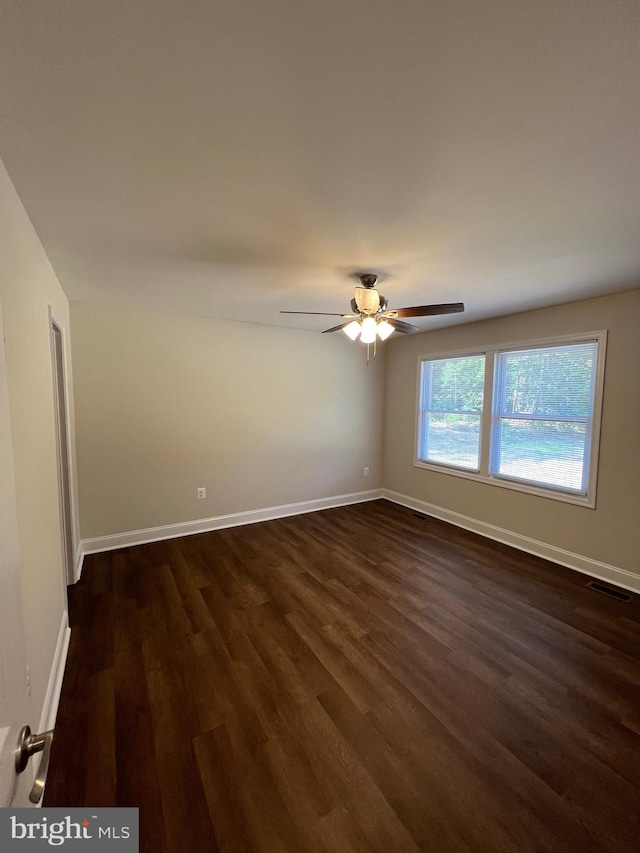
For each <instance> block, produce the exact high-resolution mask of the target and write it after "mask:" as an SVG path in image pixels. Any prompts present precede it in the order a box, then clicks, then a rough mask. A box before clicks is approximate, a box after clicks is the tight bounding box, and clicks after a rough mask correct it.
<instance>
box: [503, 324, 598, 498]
mask: <svg viewBox="0 0 640 853" xmlns="http://www.w3.org/2000/svg"><path fill="white" fill-rule="evenodd" d="M597 357H598V344H597V342H596V341H589V342H588V343H583V344H571V345H569V346H556V347H545V348H544V349H530V350H521V351H520V352H501V353H498V355H497V356H496V358H497V364H496V393H495V405H494V423H493V430H492V439H493V452H492V472H493V473H494V474H496V475H497V476H500V477H510V478H512V479H515V480H522V481H526V482H530V483H539V484H543V485H545V486H551V487H552V488H556V489H567V490H570V491H574V492H579V493H581V494H586V492H587V485H588V475H589V444H590V442H589V439H590V437H591V431H592V429H591V425H592V422H593V393H594V386H595V366H596V361H597Z"/></svg>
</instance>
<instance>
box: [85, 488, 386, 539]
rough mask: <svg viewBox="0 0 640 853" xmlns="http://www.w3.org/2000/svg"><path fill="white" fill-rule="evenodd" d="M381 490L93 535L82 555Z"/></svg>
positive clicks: (349, 500) (327, 505)
mask: <svg viewBox="0 0 640 853" xmlns="http://www.w3.org/2000/svg"><path fill="white" fill-rule="evenodd" d="M382 491H383V490H382V489H369V490H368V491H366V492H353V493H352V494H349V495H334V496H333V497H329V498H317V499H315V500H311V501H300V502H298V503H291V504H282V505H280V506H272V507H266V508H265V509H253V510H249V511H248V512H234V513H230V514H229V515H218V516H214V517H213V518H201V519H198V520H197V521H184V522H181V523H179V524H167V525H165V526H163V527H148V528H146V529H145V530H130V531H128V532H127V533H114V534H113V535H111V536H98V537H96V538H94V539H84V540H83V541H82V553H83V555H84V554H97V553H99V552H102V551H113V550H115V549H116V548H130V547H131V546H132V545H143V544H145V543H147V542H159V541H161V540H162V539H176V538H177V537H179V536H191V535H192V534H194V533H208V532H209V531H211V530H221V529H222V528H225V527H238V526H240V525H242V524H256V523H257V522H260V521H271V520H272V519H275V518H286V517H287V516H290V515H301V514H302V513H305V512H317V511H318V510H321V509H332V508H333V507H338V506H347V505H348V504H357V503H363V502H365V501H375V500H377V499H378V498H381V497H382Z"/></svg>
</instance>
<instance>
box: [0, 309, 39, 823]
mask: <svg viewBox="0 0 640 853" xmlns="http://www.w3.org/2000/svg"><path fill="white" fill-rule="evenodd" d="M3 330H4V326H3V323H2V306H1V305H0V336H1V337H0V807H3V806H8V805H11V804H12V803H13V804H15V805H21V806H22V805H28V803H26V802H25V799H26V798H25V797H24V790H22V789H23V788H24V787H25V783H26V784H28V781H29V780H28V778H27V779H24V777H28V776H29V774H27V773H23V774H22V777H19V776H16V773H15V768H14V750H15V747H16V742H17V739H18V733H19V731H20V729H21V727H22V726H23V725H24V724H25V723H26V722H27V719H26V716H27V708H26V705H27V697H26V653H25V639H24V627H23V622H22V596H21V591H20V559H19V549H18V529H17V517H16V500H15V480H14V471H13V447H12V442H11V424H10V420H9V397H8V388H7V374H6V369H5V367H6V361H5V352H4V331H3ZM31 781H32V779H31ZM18 783H21V784H18Z"/></svg>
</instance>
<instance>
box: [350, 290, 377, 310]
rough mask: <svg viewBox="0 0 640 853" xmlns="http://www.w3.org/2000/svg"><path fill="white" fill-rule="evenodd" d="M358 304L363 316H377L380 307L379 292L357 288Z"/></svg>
mask: <svg viewBox="0 0 640 853" xmlns="http://www.w3.org/2000/svg"><path fill="white" fill-rule="evenodd" d="M356 304H357V306H358V310H359V311H360V313H362V314H375V313H376V311H377V310H378V308H379V307H380V296H379V295H378V291H377V290H373V289H372V288H368V287H356Z"/></svg>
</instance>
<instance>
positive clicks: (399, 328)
mask: <svg viewBox="0 0 640 853" xmlns="http://www.w3.org/2000/svg"><path fill="white" fill-rule="evenodd" d="M385 320H386V321H387V323H388V324H389V325H390V326H393V328H394V329H395V330H396V332H400V334H401V335H412V334H413V333H414V332H419V331H420V329H419V328H418V327H417V326H412V325H411V324H410V323H403V322H402V320H396V319H394V318H393V317H385Z"/></svg>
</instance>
